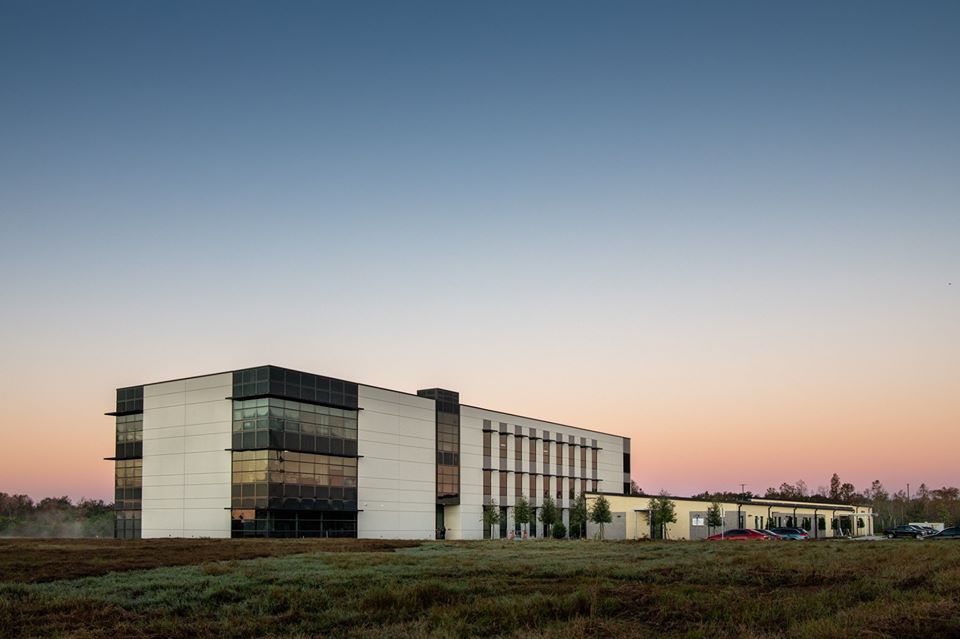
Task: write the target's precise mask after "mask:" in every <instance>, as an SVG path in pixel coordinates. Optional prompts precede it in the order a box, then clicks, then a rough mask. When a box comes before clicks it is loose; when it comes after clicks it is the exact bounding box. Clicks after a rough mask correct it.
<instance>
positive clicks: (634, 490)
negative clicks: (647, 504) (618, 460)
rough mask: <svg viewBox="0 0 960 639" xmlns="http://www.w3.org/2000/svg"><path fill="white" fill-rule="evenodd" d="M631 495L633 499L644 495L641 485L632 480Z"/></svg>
mask: <svg viewBox="0 0 960 639" xmlns="http://www.w3.org/2000/svg"><path fill="white" fill-rule="evenodd" d="M630 495H631V496H633V497H637V496H639V495H643V488H640V484H638V483H637V482H636V481H634V480H633V479H631V480H630Z"/></svg>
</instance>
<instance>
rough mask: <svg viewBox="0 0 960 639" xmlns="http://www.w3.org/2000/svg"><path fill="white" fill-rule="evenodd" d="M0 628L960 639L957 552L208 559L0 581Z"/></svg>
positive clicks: (487, 547) (745, 546) (879, 546)
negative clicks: (42, 579) (37, 580)
mask: <svg viewBox="0 0 960 639" xmlns="http://www.w3.org/2000/svg"><path fill="white" fill-rule="evenodd" d="M208 543H209V542H208ZM219 543H222V544H231V543H237V542H231V541H223V542H219ZM0 636H4V637H55V636H70V637H171V638H179V637H182V638H184V639H186V638H190V639H202V638H206V637H237V638H240V637H244V638H249V637H315V636H317V637H403V638H404V639H415V638H417V637H489V636H506V637H557V638H560V637H587V636H590V637H593V636H597V637H647V636H649V637H755V638H759V637H769V638H772V637H791V638H792V637H797V638H808V637H809V638H810V639H813V638H817V639H822V638H825V637H838V638H839V637H843V638H845V639H848V638H850V637H896V638H900V637H918V638H920V637H923V638H925V639H928V638H933V637H957V636H960V544H954V543H934V542H913V541H902V542H876V543H871V542H839V541H838V542H823V543H814V542H809V543H808V542H801V543H735V542H726V543H722V542H721V543H706V542H701V543H697V542H691V543H670V542H664V543H630V542H623V543H612V542H606V543H603V542H588V541H579V542H578V541H565V542H554V541H528V542H512V543H511V542H464V543H454V542H446V543H426V544H424V545H422V546H419V547H414V548H405V549H400V550H397V551H395V552H391V551H386V552H350V551H349V550H347V551H341V552H337V553H330V552H319V551H313V552H310V553H308V554H301V555H285V556H278V557H264V558H258V559H250V560H229V561H221V562H203V559H202V557H198V558H197V563H196V565H187V566H173V567H162V568H154V569H150V570H133V571H126V572H112V573H108V574H105V575H100V576H92V577H84V578H79V579H67V580H60V581H52V582H49V583H9V582H8V583H4V584H0Z"/></svg>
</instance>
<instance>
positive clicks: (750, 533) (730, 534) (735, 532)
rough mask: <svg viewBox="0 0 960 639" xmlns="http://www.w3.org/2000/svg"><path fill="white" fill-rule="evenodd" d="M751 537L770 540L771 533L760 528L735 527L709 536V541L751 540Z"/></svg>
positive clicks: (758, 539)
mask: <svg viewBox="0 0 960 639" xmlns="http://www.w3.org/2000/svg"><path fill="white" fill-rule="evenodd" d="M751 539H753V540H757V541H769V540H770V535H767V534H765V533H762V532H760V531H759V530H753V529H751V528H733V529H732V530H728V531H726V532H722V533H717V534H716V535H710V536H709V537H707V541H725V540H730V541H749V540H751Z"/></svg>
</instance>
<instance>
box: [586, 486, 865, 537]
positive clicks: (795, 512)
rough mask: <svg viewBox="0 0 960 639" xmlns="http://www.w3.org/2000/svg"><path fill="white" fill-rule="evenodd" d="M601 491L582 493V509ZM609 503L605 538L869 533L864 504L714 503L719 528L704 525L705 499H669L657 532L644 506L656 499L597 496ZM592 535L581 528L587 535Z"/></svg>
mask: <svg viewBox="0 0 960 639" xmlns="http://www.w3.org/2000/svg"><path fill="white" fill-rule="evenodd" d="M601 494H603V493H594V494H589V495H587V507H588V508H592V506H593V503H594V502H595V501H596V499H597V497H599V496H600V495H601ZM603 496H604V497H606V499H607V501H608V502H609V503H610V512H611V514H612V518H613V521H612V522H611V523H609V524H606V525H605V526H604V537H605V538H606V539H660V538H663V539H704V538H706V537H708V536H710V535H712V534H715V533H719V532H721V531H723V530H730V529H732V528H777V527H781V526H786V527H791V528H803V529H804V530H806V531H807V532H808V533H809V535H810V538H811V539H814V538H823V537H846V536H853V537H862V536H867V535H873V534H874V529H873V509H872V508H870V507H869V506H854V505H850V504H841V503H830V502H810V501H789V500H784V499H764V498H759V497H758V498H754V499H742V500H733V501H720V502H718V503H719V505H720V510H721V520H722V522H723V523H722V525H721V526H708V525H707V524H708V510H709V509H710V507H711V505H712V504H713V502H712V501H710V500H704V499H694V498H691V497H672V496H671V497H669V499H670V501H672V502H673V505H674V513H675V515H676V518H677V521H676V522H675V523H671V524H667V525H666V526H664V527H663V530H662V531H661V530H659V529H658V528H659V527H658V526H655V525H654V522H653V521H652V517H651V516H650V508H651V504H650V502H651V501H652V500H654V499H656V498H657V497H658V495H616V494H603ZM597 531H598V526H597V525H596V524H590V525H589V526H588V527H587V534H588V536H593V535H594V534H595V533H596V532H597Z"/></svg>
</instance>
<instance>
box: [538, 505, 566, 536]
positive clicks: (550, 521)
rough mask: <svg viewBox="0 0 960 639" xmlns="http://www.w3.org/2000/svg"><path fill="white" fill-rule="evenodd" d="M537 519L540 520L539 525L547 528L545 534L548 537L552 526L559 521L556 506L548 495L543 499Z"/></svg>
mask: <svg viewBox="0 0 960 639" xmlns="http://www.w3.org/2000/svg"><path fill="white" fill-rule="evenodd" d="M537 518H538V519H540V523H542V524H543V525H544V526H546V527H547V534H548V535H549V534H550V530H551V529H552V528H553V525H554V524H555V523H557V521H558V520H559V519H560V511H558V510H557V504H556V502H554V501H553V498H552V497H551V496H550V495H547V496H546V497H544V498H543V505H542V506H540V512H539V513H537Z"/></svg>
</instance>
